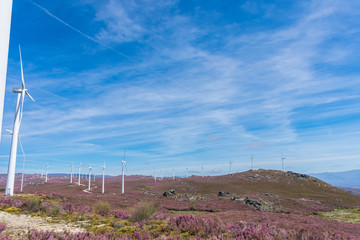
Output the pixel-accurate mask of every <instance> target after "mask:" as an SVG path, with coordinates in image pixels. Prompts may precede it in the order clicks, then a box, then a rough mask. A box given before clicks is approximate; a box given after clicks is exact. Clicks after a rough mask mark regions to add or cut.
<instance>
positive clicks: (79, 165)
mask: <svg viewBox="0 0 360 240" xmlns="http://www.w3.org/2000/svg"><path fill="white" fill-rule="evenodd" d="M78 177H79V178H78V185H79V186H80V178H81V163H80V164H79V176H78Z"/></svg>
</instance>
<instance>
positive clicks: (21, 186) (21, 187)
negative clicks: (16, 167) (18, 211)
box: [19, 134, 26, 192]
mask: <svg viewBox="0 0 360 240" xmlns="http://www.w3.org/2000/svg"><path fill="white" fill-rule="evenodd" d="M19 143H20V148H21V151H22V154H23V157H24V160H23V169H22V174H21V185H20V192H22V191H23V186H24V176H25V161H26V158H25V152H24V148H23V146H22V144H21V139H20V134H19Z"/></svg>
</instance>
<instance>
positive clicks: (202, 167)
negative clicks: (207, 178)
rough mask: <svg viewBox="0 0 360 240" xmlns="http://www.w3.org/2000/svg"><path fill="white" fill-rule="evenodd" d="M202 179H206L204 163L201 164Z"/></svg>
mask: <svg viewBox="0 0 360 240" xmlns="http://www.w3.org/2000/svg"><path fill="white" fill-rule="evenodd" d="M201 177H204V163H201Z"/></svg>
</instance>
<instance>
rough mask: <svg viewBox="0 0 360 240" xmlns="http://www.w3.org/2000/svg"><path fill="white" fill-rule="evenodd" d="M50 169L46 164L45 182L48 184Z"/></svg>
mask: <svg viewBox="0 0 360 240" xmlns="http://www.w3.org/2000/svg"><path fill="white" fill-rule="evenodd" d="M48 169H49V165H48V164H46V172H45V182H46V183H47V181H48Z"/></svg>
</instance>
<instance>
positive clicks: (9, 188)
mask: <svg viewBox="0 0 360 240" xmlns="http://www.w3.org/2000/svg"><path fill="white" fill-rule="evenodd" d="M19 54H20V66H21V83H22V86H21V88H13V93H16V94H17V100H16V110H15V118H14V126H13V131H12V133H13V135H12V139H11V150H10V157H9V167H8V174H7V180H6V187H5V195H7V196H13V195H14V183H15V167H16V153H17V145H18V139H19V129H20V124H21V120H22V115H23V108H24V100H25V95H27V96H28V97H29V98H30V99H31V100H33V101H34V99H33V98H32V97H31V95H30V94H29V92H28V90H27V89H26V88H25V80H24V71H23V65H22V58H21V49H20V46H19ZM34 102H35V101H34ZM0 105H1V104H0Z"/></svg>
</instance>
